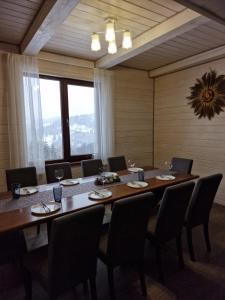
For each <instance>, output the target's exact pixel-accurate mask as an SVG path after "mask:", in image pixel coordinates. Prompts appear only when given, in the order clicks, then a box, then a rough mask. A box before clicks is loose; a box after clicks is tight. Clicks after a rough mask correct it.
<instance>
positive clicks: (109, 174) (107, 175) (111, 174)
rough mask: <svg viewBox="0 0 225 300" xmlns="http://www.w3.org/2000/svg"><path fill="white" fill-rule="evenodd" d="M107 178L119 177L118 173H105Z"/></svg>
mask: <svg viewBox="0 0 225 300" xmlns="http://www.w3.org/2000/svg"><path fill="white" fill-rule="evenodd" d="M103 174H104V176H105V177H111V176H117V175H118V174H117V173H116V172H103Z"/></svg>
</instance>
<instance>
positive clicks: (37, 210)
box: [31, 201, 61, 216]
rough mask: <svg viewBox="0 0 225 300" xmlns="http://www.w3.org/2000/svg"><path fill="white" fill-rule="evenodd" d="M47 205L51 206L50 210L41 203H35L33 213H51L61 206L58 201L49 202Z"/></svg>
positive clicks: (39, 214)
mask: <svg viewBox="0 0 225 300" xmlns="http://www.w3.org/2000/svg"><path fill="white" fill-rule="evenodd" d="M45 205H46V206H47V207H48V208H49V211H47V208H44V206H43V205H42V204H41V203H38V204H35V205H32V206H31V212H32V214H33V215H37V216H42V215H50V214H53V213H55V212H57V211H58V210H60V208H61V204H60V203H56V202H53V201H52V202H47V203H45Z"/></svg>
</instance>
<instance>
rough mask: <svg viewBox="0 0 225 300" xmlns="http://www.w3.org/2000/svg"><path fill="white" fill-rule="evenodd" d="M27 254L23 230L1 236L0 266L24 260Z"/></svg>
mask: <svg viewBox="0 0 225 300" xmlns="http://www.w3.org/2000/svg"><path fill="white" fill-rule="evenodd" d="M26 252H27V246H26V241H25V238H24V234H23V231H22V230H17V231H12V232H8V233H5V234H2V235H0V265H1V264H5V263H10V262H15V261H19V262H21V261H22V259H23V255H24V254H25V253H26Z"/></svg>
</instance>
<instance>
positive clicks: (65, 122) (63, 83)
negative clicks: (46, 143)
mask: <svg viewBox="0 0 225 300" xmlns="http://www.w3.org/2000/svg"><path fill="white" fill-rule="evenodd" d="M39 78H40V79H49V80H56V81H59V88H60V106H61V125H62V146H63V158H62V159H54V160H46V161H45V164H51V163H58V162H70V163H71V164H80V161H81V160H85V159H91V158H93V153H87V154H79V155H71V153H70V127H69V101H68V85H79V86H87V87H94V83H93V82H92V81H85V80H78V79H71V78H64V77H57V76H50V75H43V74H40V75H39Z"/></svg>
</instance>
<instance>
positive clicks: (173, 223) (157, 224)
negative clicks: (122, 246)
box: [147, 182, 195, 282]
mask: <svg viewBox="0 0 225 300" xmlns="http://www.w3.org/2000/svg"><path fill="white" fill-rule="evenodd" d="M194 185H195V184H194V182H187V183H182V184H179V185H175V186H171V187H168V188H166V190H165V192H164V195H163V198H162V203H161V205H160V208H159V212H158V215H157V216H156V217H155V218H154V217H152V218H150V219H149V223H148V232H147V237H148V238H149V240H150V242H152V244H153V245H154V246H155V248H156V260H157V264H158V268H159V276H160V280H161V281H162V282H164V276H163V272H162V264H161V245H162V244H165V243H166V242H168V241H170V240H172V239H176V243H177V252H178V258H179V264H180V266H181V267H183V265H184V262H183V253H182V243H181V233H182V227H183V224H184V218H185V213H186V209H187V207H188V203H189V200H190V198H191V194H192V191H193V189H194Z"/></svg>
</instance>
